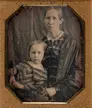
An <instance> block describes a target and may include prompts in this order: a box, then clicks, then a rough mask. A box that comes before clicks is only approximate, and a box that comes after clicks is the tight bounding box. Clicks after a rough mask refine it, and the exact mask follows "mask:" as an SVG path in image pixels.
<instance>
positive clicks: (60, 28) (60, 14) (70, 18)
mask: <svg viewBox="0 0 92 108" xmlns="http://www.w3.org/2000/svg"><path fill="white" fill-rule="evenodd" d="M5 24H6V52H7V53H6V64H7V65H6V68H7V70H6V86H7V87H8V88H9V89H11V91H12V92H13V93H14V94H15V95H16V96H17V97H18V98H19V99H20V100H21V101H22V102H68V101H69V100H71V99H72V98H73V97H75V98H76V96H77V94H78V93H79V92H80V91H81V90H82V89H83V88H84V77H85V76H84V21H83V19H81V17H80V16H78V14H77V13H76V12H75V11H74V10H73V9H72V8H71V7H70V6H68V5H64V6H21V7H20V8H19V9H18V10H17V11H16V12H15V13H13V14H12V15H11V16H10V17H9V18H7V20H6V23H5ZM75 95H76V96H75Z"/></svg>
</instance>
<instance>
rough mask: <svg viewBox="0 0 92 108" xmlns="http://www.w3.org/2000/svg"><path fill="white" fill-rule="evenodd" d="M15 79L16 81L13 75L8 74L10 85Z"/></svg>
mask: <svg viewBox="0 0 92 108" xmlns="http://www.w3.org/2000/svg"><path fill="white" fill-rule="evenodd" d="M15 81H16V80H15V77H14V76H10V80H9V82H10V85H12V84H13V82H15Z"/></svg>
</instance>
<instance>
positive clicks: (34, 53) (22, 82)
mask: <svg viewBox="0 0 92 108" xmlns="http://www.w3.org/2000/svg"><path fill="white" fill-rule="evenodd" d="M45 48H46V44H45V43H44V42H42V41H34V42H33V43H32V44H31V45H30V46H29V56H30V60H29V61H23V62H21V63H19V64H17V65H16V66H15V67H14V68H13V69H11V71H10V74H11V76H10V84H11V85H12V86H14V87H15V92H16V95H17V96H18V97H19V98H20V99H21V100H22V101H48V96H47V95H43V93H44V91H45V89H46V87H47V84H46V83H47V71H46V70H45V69H44V67H43V66H42V64H41V62H42V59H43V56H44V51H45Z"/></svg>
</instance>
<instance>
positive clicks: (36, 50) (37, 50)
mask: <svg viewBox="0 0 92 108" xmlns="http://www.w3.org/2000/svg"><path fill="white" fill-rule="evenodd" d="M43 56H44V48H43V46H42V44H34V45H32V47H31V49H30V58H31V60H32V62H34V63H36V64H37V63H41V61H42V59H43Z"/></svg>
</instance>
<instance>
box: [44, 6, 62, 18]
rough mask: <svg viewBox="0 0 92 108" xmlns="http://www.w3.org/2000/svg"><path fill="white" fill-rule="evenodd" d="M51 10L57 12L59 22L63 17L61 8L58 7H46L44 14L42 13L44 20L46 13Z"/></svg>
mask: <svg viewBox="0 0 92 108" xmlns="http://www.w3.org/2000/svg"><path fill="white" fill-rule="evenodd" d="M51 9H55V10H57V12H58V16H59V19H60V20H61V18H62V17H63V15H62V7H59V6H48V7H46V9H45V12H44V18H45V16H46V13H47V11H48V10H51Z"/></svg>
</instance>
